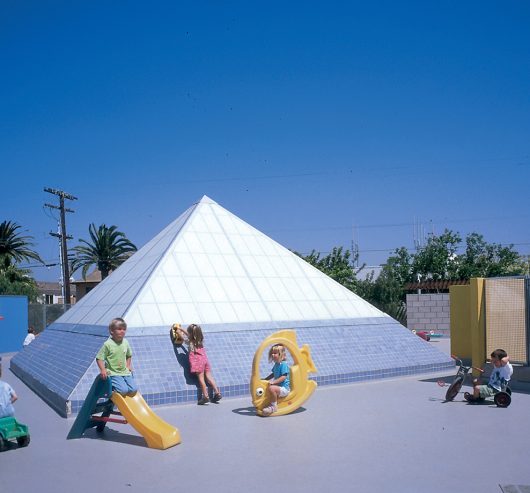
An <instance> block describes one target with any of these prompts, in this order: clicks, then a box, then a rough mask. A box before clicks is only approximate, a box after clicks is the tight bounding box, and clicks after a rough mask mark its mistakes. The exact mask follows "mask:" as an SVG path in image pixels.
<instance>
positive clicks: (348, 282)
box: [294, 247, 358, 292]
mask: <svg viewBox="0 0 530 493" xmlns="http://www.w3.org/2000/svg"><path fill="white" fill-rule="evenodd" d="M294 253H295V254H296V255H298V256H299V257H301V258H303V259H304V260H305V261H306V262H308V263H310V264H311V265H312V266H313V267H316V268H317V269H318V270H320V271H322V272H323V273H324V274H326V275H328V276H329V277H331V278H332V279H334V280H335V281H337V282H338V283H339V284H342V285H343V286H344V287H346V288H348V289H350V290H351V291H354V292H355V291H356V288H357V284H358V283H357V278H356V274H357V272H358V270H357V271H356V270H355V267H354V262H355V260H356V258H354V257H353V256H352V254H351V252H350V251H349V250H343V248H342V247H334V248H333V250H332V252H331V253H330V254H328V255H326V256H325V257H320V253H319V252H317V251H315V250H312V251H311V253H310V254H309V255H307V256H304V255H301V254H300V253H298V252H294Z"/></svg>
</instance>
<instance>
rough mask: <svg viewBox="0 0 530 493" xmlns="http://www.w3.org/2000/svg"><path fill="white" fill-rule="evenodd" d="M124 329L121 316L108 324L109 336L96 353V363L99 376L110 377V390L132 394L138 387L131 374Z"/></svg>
mask: <svg viewBox="0 0 530 493" xmlns="http://www.w3.org/2000/svg"><path fill="white" fill-rule="evenodd" d="M126 330H127V324H126V323H125V320H123V318H115V319H113V320H112V322H111V323H110V324H109V333H110V337H109V338H108V339H107V340H106V341H105V343H104V344H103V346H102V347H101V349H100V350H99V352H98V354H97V355H96V363H97V365H98V367H99V373H100V376H101V378H102V379H103V380H106V379H107V378H110V380H111V383H112V390H115V391H116V392H118V393H119V394H121V395H130V396H133V395H134V394H136V392H137V390H138V387H137V386H136V382H135V381H134V377H133V374H132V368H131V359H132V351H131V346H129V343H128V342H127V339H125V332H126Z"/></svg>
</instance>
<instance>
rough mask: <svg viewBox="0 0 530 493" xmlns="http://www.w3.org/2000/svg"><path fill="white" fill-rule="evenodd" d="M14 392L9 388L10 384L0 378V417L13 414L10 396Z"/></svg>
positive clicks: (13, 409)
mask: <svg viewBox="0 0 530 493" xmlns="http://www.w3.org/2000/svg"><path fill="white" fill-rule="evenodd" d="M14 393H15V392H14V390H13V389H12V388H11V385H9V384H8V383H7V382H2V380H0V418H5V417H6V416H14V415H15V408H14V407H13V403H12V402H11V396H12V395H13V394H14Z"/></svg>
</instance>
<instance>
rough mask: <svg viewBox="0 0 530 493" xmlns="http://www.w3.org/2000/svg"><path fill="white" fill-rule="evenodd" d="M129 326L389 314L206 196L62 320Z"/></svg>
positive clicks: (63, 321)
mask: <svg viewBox="0 0 530 493" xmlns="http://www.w3.org/2000/svg"><path fill="white" fill-rule="evenodd" d="M115 316H123V317H124V318H125V319H126V320H127V323H128V325H129V327H131V328H132V327H159V326H169V325H171V324H172V323H174V322H180V323H182V324H184V325H186V324H189V323H199V324H206V325H208V324H229V323H259V322H271V321H282V322H288V321H291V320H292V321H304V320H333V319H350V318H369V317H385V316H386V315H385V314H384V313H382V312H381V311H379V310H378V309H376V308H375V307H373V306H372V305H370V304H369V303H367V302H366V301H364V300H363V299H361V298H360V297H358V296H357V295H355V294H354V293H352V292H351V291H349V290H348V289H346V288H344V287H343V286H341V285H340V284H338V283H337V282H335V281H333V280H332V279H331V278H329V277H328V276H326V275H325V274H323V273H322V272H320V271H319V270H318V269H315V268H314V267H312V266H311V265H309V264H308V263H307V262H305V261H304V260H302V259H301V258H299V257H298V256H297V255H295V254H294V253H292V252H290V251H289V250H288V249H286V248H284V247H282V246H281V245H279V244H278V243H276V242H275V241H274V240H272V239H271V238H269V237H268V236H266V235H264V234H263V233H261V232H260V231H258V230H256V229H255V228H253V227H252V226H250V225H249V224H247V223H245V222H244V221H242V220H241V219H239V218H238V217H236V216H235V215H233V214H232V213H230V212H229V211H227V210H226V209H224V208H223V207H221V206H220V205H218V204H217V203H216V202H214V201H213V200H211V199H209V198H208V197H206V196H204V197H203V198H202V199H201V200H200V202H198V203H197V204H195V205H194V206H192V207H190V208H189V209H188V210H187V211H186V212H184V213H183V214H182V215H181V216H180V217H179V218H177V219H176V220H175V221H174V222H173V223H171V224H170V225H169V226H168V227H166V228H165V229H164V230H163V231H162V232H161V233H159V234H158V235H157V236H156V237H155V238H153V239H152V240H151V241H150V242H149V243H147V244H146V245H145V246H144V247H143V248H142V249H140V250H139V251H138V252H136V253H135V254H134V255H133V256H132V257H131V258H130V259H129V260H127V261H126V262H125V263H124V264H123V265H122V266H121V267H120V268H119V269H117V270H116V271H115V272H114V273H112V274H111V275H110V276H109V277H108V278H107V279H106V280H105V281H104V282H102V283H101V284H100V285H99V286H98V287H97V288H95V289H94V290H92V291H91V292H90V293H89V294H88V295H86V296H85V297H84V298H83V299H82V300H80V302H79V303H77V304H76V305H75V306H74V307H73V308H72V309H71V310H70V311H68V312H67V313H66V314H65V315H63V317H61V319H60V320H59V322H61V323H75V324H89V325H107V324H108V322H109V320H110V319H111V318H113V317H115Z"/></svg>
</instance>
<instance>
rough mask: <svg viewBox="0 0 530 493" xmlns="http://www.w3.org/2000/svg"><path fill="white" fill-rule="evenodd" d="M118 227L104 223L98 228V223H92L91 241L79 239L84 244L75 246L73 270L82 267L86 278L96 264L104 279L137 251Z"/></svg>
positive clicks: (90, 229)
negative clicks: (89, 270) (91, 267)
mask: <svg viewBox="0 0 530 493" xmlns="http://www.w3.org/2000/svg"><path fill="white" fill-rule="evenodd" d="M117 229H118V228H117V226H110V227H107V226H106V225H105V224H102V225H101V226H100V227H99V228H98V229H97V230H96V225H95V224H94V223H92V224H91V225H90V226H89V227H88V231H89V233H90V238H91V242H90V243H89V242H88V241H85V240H79V241H80V242H81V243H84V245H79V246H76V247H74V248H73V251H74V252H75V258H74V260H73V261H72V272H74V271H76V270H77V269H79V268H80V267H82V268H83V270H82V274H83V279H84V278H86V273H87V271H88V269H89V268H90V266H91V265H96V266H97V268H98V270H99V271H100V272H101V279H102V280H103V279H105V278H106V277H107V276H108V275H109V273H110V272H111V271H113V270H115V269H117V268H118V267H119V266H120V265H121V264H123V262H125V261H126V260H127V259H128V258H129V257H130V256H131V254H132V253H133V252H136V250H137V248H136V246H135V245H134V244H133V243H131V242H130V241H129V240H128V239H127V237H126V236H125V235H124V234H123V233H122V232H121V231H117Z"/></svg>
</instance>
